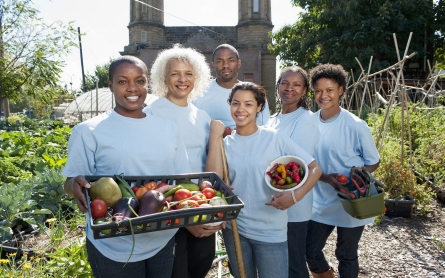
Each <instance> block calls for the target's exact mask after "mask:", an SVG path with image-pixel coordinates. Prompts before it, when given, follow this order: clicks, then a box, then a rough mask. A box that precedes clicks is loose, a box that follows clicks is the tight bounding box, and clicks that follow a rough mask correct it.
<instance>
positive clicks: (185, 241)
mask: <svg viewBox="0 0 445 278" xmlns="http://www.w3.org/2000/svg"><path fill="white" fill-rule="evenodd" d="M209 81H210V68H209V66H208V64H207V62H206V61H205V57H204V55H202V54H201V53H199V52H197V51H196V50H194V49H192V48H184V47H182V46H181V45H179V44H177V45H174V46H173V47H172V48H170V49H166V50H164V51H162V52H160V53H159V55H158V57H157V58H156V60H155V62H154V63H153V66H152V68H151V79H150V82H151V89H152V93H153V94H154V95H156V96H159V97H160V98H159V99H158V100H157V101H155V102H154V103H152V104H151V105H150V106H148V107H147V108H146V109H145V110H144V111H146V113H147V114H148V113H151V114H153V115H155V116H158V117H162V118H166V119H169V120H172V121H173V122H175V123H176V124H177V126H178V130H179V133H180V135H181V137H182V138H183V140H184V145H185V148H186V150H187V154H188V157H189V158H191V159H189V160H188V163H189V164H190V168H191V170H192V172H194V173H198V172H203V171H204V164H205V162H206V159H207V154H206V146H207V143H208V140H209V127H210V116H209V115H208V114H207V113H206V112H205V111H204V110H200V109H198V108H197V107H196V106H195V105H193V104H192V103H191V102H189V101H190V100H192V99H194V98H195V97H196V96H199V95H202V93H203V91H204V90H205V89H206V88H207V86H208V85H209ZM185 163H186V162H185ZM189 205H193V204H189ZM194 205H198V203H196V202H195V204H194ZM220 228H221V225H216V226H208V225H196V226H188V227H185V228H180V229H179V231H178V232H177V233H176V236H175V239H176V246H175V262H174V267H173V274H172V276H171V278H176V277H177V278H179V277H184V276H186V277H187V276H188V277H204V276H205V275H206V274H207V272H208V271H209V269H210V267H211V266H212V262H213V258H214V255H215V232H216V231H217V230H219V229H220Z"/></svg>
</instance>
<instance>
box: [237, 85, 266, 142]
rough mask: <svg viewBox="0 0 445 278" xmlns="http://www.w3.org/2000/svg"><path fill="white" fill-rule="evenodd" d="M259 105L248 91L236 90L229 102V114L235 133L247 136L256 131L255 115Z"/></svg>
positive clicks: (259, 107) (259, 108)
mask: <svg viewBox="0 0 445 278" xmlns="http://www.w3.org/2000/svg"><path fill="white" fill-rule="evenodd" d="M260 111H261V105H258V102H257V101H256V99H255V95H254V94H253V92H252V91H250V90H242V89H240V90H237V91H236V92H235V93H234V94H233V97H232V101H231V102H230V113H231V115H232V118H233V120H235V124H236V133H238V134H240V135H243V136H247V135H250V134H252V133H254V132H255V131H257V129H258V126H257V124H256V115H257V113H258V112H260Z"/></svg>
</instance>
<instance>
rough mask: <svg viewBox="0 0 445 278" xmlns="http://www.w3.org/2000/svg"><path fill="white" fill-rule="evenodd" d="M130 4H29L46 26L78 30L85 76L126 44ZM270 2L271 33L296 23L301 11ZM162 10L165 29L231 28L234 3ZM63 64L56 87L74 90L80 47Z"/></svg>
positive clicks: (175, 2) (171, 5) (62, 0)
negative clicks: (59, 24)
mask: <svg viewBox="0 0 445 278" xmlns="http://www.w3.org/2000/svg"><path fill="white" fill-rule="evenodd" d="M130 1H134V0H130ZM130 1H129V0H93V1H91V0H33V2H34V4H35V6H36V8H37V9H38V10H39V11H40V16H41V17H42V18H43V19H44V20H45V21H46V22H47V23H50V22H54V21H57V20H60V21H63V22H70V21H74V25H73V26H74V27H75V28H76V29H77V28H78V27H79V28H80V32H81V33H82V34H84V35H82V55H83V65H84V72H85V74H87V73H89V74H94V69H95V66H96V65H102V64H105V63H107V62H108V61H109V59H110V58H115V57H118V56H119V55H120V54H119V52H120V51H123V50H124V46H126V45H128V43H129V38H128V29H127V26H128V23H129V21H130V4H129V3H130ZM271 2H272V7H271V9H272V24H273V25H274V29H273V30H274V31H277V30H278V29H279V28H281V27H282V26H284V25H286V24H292V23H294V22H295V21H296V20H297V17H298V13H299V11H300V10H299V9H298V8H296V7H292V5H291V1H290V0H271ZM164 11H165V14H164V24H165V26H195V25H199V26H235V25H236V24H237V22H238V0H189V1H184V0H164ZM76 43H77V44H78V42H76ZM65 63H66V66H65V68H64V70H63V73H62V76H61V80H62V81H61V83H62V84H61V85H62V86H65V85H66V86H67V88H68V89H71V88H72V89H73V90H78V89H79V88H80V85H81V79H82V67H81V59H80V50H79V48H73V49H72V50H71V53H70V54H69V55H68V56H67V57H66V58H65ZM70 83H72V84H70Z"/></svg>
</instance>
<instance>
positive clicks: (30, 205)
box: [0, 183, 51, 242]
mask: <svg viewBox="0 0 445 278" xmlns="http://www.w3.org/2000/svg"><path fill="white" fill-rule="evenodd" d="M50 213H51V211H49V210H47V209H39V208H38V206H37V202H36V201H35V200H33V199H32V191H31V188H30V187H29V186H26V185H21V184H19V185H14V184H10V183H5V184H2V185H1V186H0V219H1V220H0V242H1V241H3V240H5V239H10V238H12V235H13V229H15V230H17V231H22V230H24V229H26V228H36V227H37V225H38V224H42V222H40V223H39V222H38V220H41V219H40V218H39V217H36V216H39V215H42V214H50Z"/></svg>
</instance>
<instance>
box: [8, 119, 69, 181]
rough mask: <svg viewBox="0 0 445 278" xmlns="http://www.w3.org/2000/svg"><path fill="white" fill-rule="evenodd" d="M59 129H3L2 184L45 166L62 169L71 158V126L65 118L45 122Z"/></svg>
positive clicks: (40, 169) (46, 124) (25, 176)
mask: <svg viewBox="0 0 445 278" xmlns="http://www.w3.org/2000/svg"><path fill="white" fill-rule="evenodd" d="M42 125H44V126H52V127H55V129H53V130H50V129H45V128H39V129H37V130H35V131H31V130H29V131H26V132H25V131H10V132H7V131H3V132H2V131H0V157H3V158H4V159H2V160H0V163H1V165H2V167H1V169H0V184H1V183H2V182H12V183H15V184H17V183H18V182H19V181H20V180H23V179H24V178H27V177H29V176H30V173H33V172H35V171H40V172H42V171H43V169H44V168H45V167H48V168H51V169H61V168H62V167H63V166H64V165H65V163H66V160H67V148H68V140H69V135H70V133H71V129H70V128H69V127H68V126H61V127H59V126H60V125H61V122H52V123H51V124H50V123H48V122H45V123H43V124H42Z"/></svg>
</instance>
